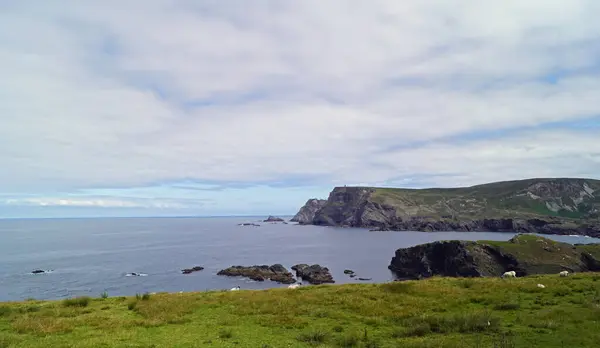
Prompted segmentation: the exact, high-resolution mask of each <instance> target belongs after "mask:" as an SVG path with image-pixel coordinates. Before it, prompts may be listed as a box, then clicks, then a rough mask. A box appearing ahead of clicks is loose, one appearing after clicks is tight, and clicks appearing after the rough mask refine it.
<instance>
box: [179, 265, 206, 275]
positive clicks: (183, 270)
mask: <svg viewBox="0 0 600 348" xmlns="http://www.w3.org/2000/svg"><path fill="white" fill-rule="evenodd" d="M203 269H204V267H202V266H195V267H192V268H185V269H182V270H181V273H183V274H190V273H193V272H200V271H202V270H203Z"/></svg>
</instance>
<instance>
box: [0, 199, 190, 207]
mask: <svg viewBox="0 0 600 348" xmlns="http://www.w3.org/2000/svg"><path fill="white" fill-rule="evenodd" d="M0 203H2V204H3V205H7V206H11V205H15V206H42V207H57V206H59V207H94V208H156V209H184V208H189V207H190V206H189V205H184V204H182V203H181V202H172V201H161V200H156V199H152V200H150V199H145V200H140V199H136V200H133V199H129V200H127V199H115V198H111V197H87V198H72V197H69V198H65V197H29V198H9V199H5V200H4V201H2V202H0Z"/></svg>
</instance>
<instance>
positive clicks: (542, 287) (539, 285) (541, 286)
mask: <svg viewBox="0 0 600 348" xmlns="http://www.w3.org/2000/svg"><path fill="white" fill-rule="evenodd" d="M537 287H538V288H540V289H544V288H545V287H546V286H545V285H544V284H538V285H537Z"/></svg>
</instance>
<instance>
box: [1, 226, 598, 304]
mask: <svg viewBox="0 0 600 348" xmlns="http://www.w3.org/2000/svg"><path fill="white" fill-rule="evenodd" d="M259 220H261V217H255V218H247V217H244V218H130V219H123V218H117V219H39V220H34V219H32V220H0V301H12V300H22V299H26V298H36V299H58V298H65V297H72V296H82V295H87V296H99V295H100V294H101V293H102V292H104V291H107V292H108V294H109V295H110V296H120V295H134V294H135V293H142V292H146V291H148V292H160V291H169V292H177V291H202V290H208V289H230V288H232V287H234V286H236V285H240V286H241V287H242V289H262V288H269V287H278V286H284V285H278V284H276V283H273V282H269V281H266V282H251V281H248V280H246V279H241V278H228V277H222V276H217V275H216V273H217V272H218V271H219V270H220V269H223V268H226V267H229V266H232V265H254V264H274V263H281V264H283V265H284V266H286V267H288V268H289V267H291V266H292V265H294V264H297V263H309V264H313V263H318V264H321V265H323V266H327V267H329V269H330V270H331V271H332V273H333V276H334V278H335V280H336V283H348V282H359V280H355V279H352V278H349V277H348V276H346V275H344V274H343V270H344V269H352V270H354V271H356V273H357V274H358V276H359V277H364V278H372V281H373V282H384V281H389V280H391V279H393V277H392V274H391V273H390V272H389V271H388V269H387V266H388V264H389V262H390V260H391V258H392V256H393V255H394V251H395V250H396V249H397V248H400V247H407V246H412V245H416V244H421V243H426V242H431V241H435V240H442V239H464V240H478V239H488V240H507V239H509V238H511V237H512V236H513V234H512V233H473V232H438V233H423V232H369V231H368V230H366V229H349V228H332V227H318V226H298V225H294V224H288V225H284V224H267V223H261V226H260V227H242V226H237V224H238V223H241V222H258V221H259ZM552 238H554V239H556V240H560V241H565V242H569V243H590V242H596V243H597V242H600V240H598V239H592V238H585V237H573V236H554V237H552ZM196 265H200V266H204V267H205V270H204V271H201V272H198V273H193V274H190V275H182V274H181V272H180V270H181V269H182V268H187V267H192V266H196ZM34 269H44V270H53V272H52V273H49V274H39V275H33V274H31V273H30V272H31V271H32V270H34ZM130 272H137V273H144V274H147V276H145V277H127V276H126V274H127V273H130Z"/></svg>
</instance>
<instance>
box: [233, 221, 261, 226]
mask: <svg viewBox="0 0 600 348" xmlns="http://www.w3.org/2000/svg"><path fill="white" fill-rule="evenodd" d="M238 226H257V227H258V226H260V225H259V224H255V223H253V222H243V223H241V224H238Z"/></svg>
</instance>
